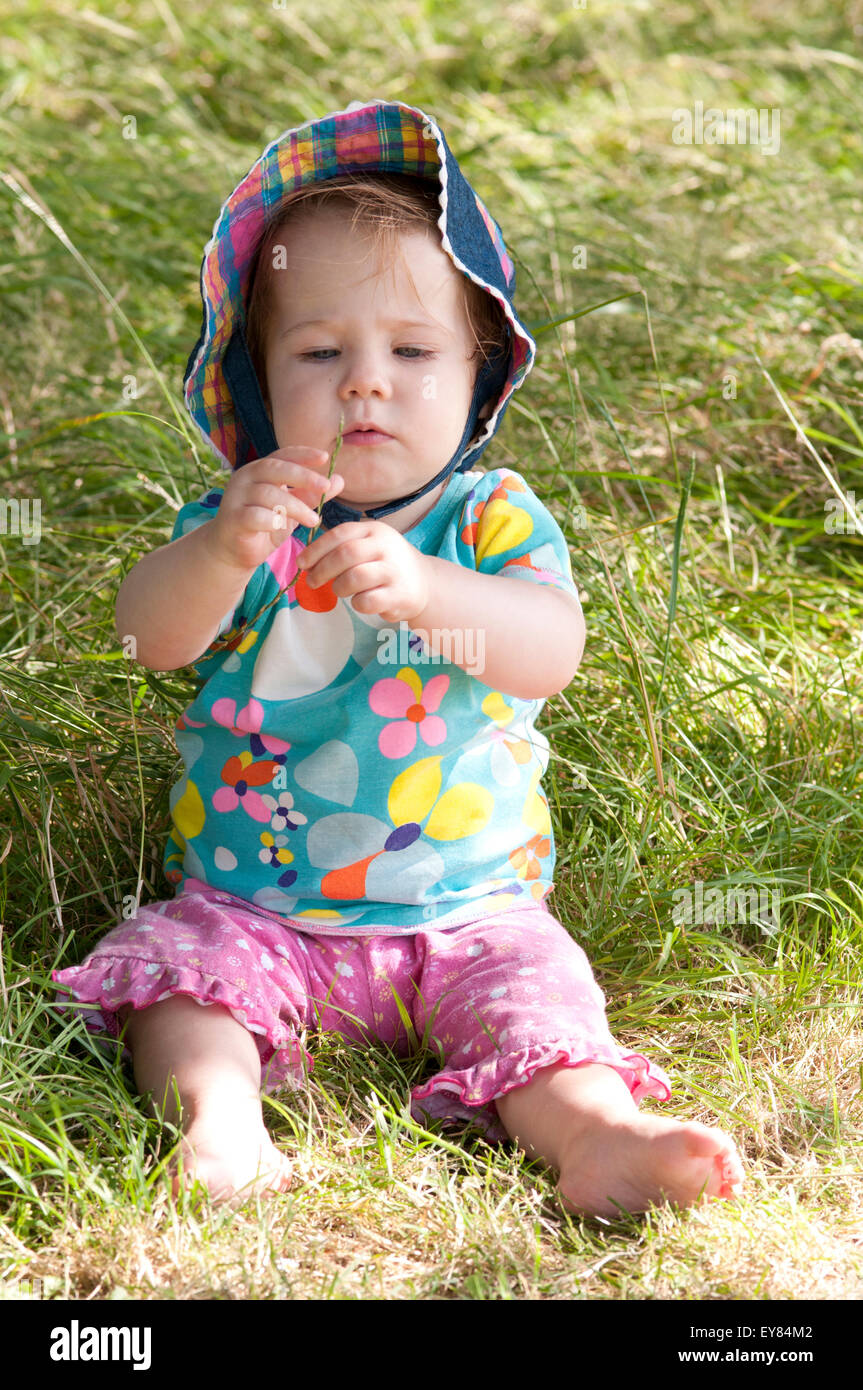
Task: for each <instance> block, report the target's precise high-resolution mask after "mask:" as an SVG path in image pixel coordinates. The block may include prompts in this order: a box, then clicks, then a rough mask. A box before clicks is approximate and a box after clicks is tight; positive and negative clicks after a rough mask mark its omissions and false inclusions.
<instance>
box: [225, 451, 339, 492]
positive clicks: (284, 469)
mask: <svg viewBox="0 0 863 1390" xmlns="http://www.w3.org/2000/svg"><path fill="white" fill-rule="evenodd" d="M293 452H294V451H293V450H291V453H292V454H293ZM314 452H315V455H316V457H314V458H292V457H291V458H288V457H284V458H282V457H277V456H276V455H274V454H269V455H268V456H267V457H266V458H265V459H256V460H255V461H254V463H247V464H246V465H245V467H244V468H243V469H242V470H241V472H240V474H239V475H235V476H239V477H240V478H242V480H243V481H245V480H246V479H248V481H249V484H250V485H257V484H258V483H269V484H271V485H273V486H275V487H303V488H311V489H316V490H317V491H316V495H319V492H320V484H321V483H322V482H325V481H326V473H327V469H328V466H329V454H324V453H323V452H322V451H320V450H315V451H314Z"/></svg>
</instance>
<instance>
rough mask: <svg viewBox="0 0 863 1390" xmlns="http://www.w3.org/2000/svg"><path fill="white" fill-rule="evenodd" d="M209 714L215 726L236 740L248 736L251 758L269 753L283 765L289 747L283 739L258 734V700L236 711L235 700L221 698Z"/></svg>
mask: <svg viewBox="0 0 863 1390" xmlns="http://www.w3.org/2000/svg"><path fill="white" fill-rule="evenodd" d="M210 714H211V715H212V716H213V718H214V719H215V721H216V723H217V724H221V725H222V727H223V728H225V729H230V731H231V733H232V734H234V735H235V736H236V737H237V738H243V736H244V735H248V738H249V747H250V748H251V750H252V756H253V757H255V758H260V757H261V756H262V755H263V754H264V753H269V754H270V755H271V756H273V757H275V759H276V761H277V762H280V763H284V761H285V759H284V756H283V755H284V754H285V753H287V751H288V749H289V748H290V746H291V745H290V744H289V743H285V741H284V739H281V738H273V736H272V734H262V733H261V732H260V728H261V725H262V724H263V722H264V707H263V705H262V704H261V703H260V701H259V700H249V703H248V704H247V705H246V706H245V707H244V708H243V709H241V710H239V711H238V710H237V702H236V700H228V699H225V698H223V699H221V700H216V702H215V704H214V705H213V707H212V709H211V710H210Z"/></svg>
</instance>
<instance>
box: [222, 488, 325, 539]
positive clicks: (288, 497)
mask: <svg viewBox="0 0 863 1390" xmlns="http://www.w3.org/2000/svg"><path fill="white" fill-rule="evenodd" d="M316 520H317V512H315V511H314V510H313V508H312V507H310V506H309V504H308V502H304V501H303V499H302V498H301V497H298V496H297V494H296V493H295V492H294V493H287V494H285V493H283V494H282V497H281V500H280V501H279V502H277V503H275V505H274V506H272V507H264V506H260V505H258V504H257V503H248V504H247V505H246V506H244V507H242V508H241V510H240V512H239V513H238V515H237V528H238V531H239V533H240V535H247V534H248V535H255V534H257V533H258V532H259V531H284V530H286V528H287V524H288V522H289V521H292V522H294V523H295V525H297V526H312V525H314V523H315V521H316Z"/></svg>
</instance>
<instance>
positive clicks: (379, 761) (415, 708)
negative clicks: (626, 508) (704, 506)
mask: <svg viewBox="0 0 863 1390" xmlns="http://www.w3.org/2000/svg"><path fill="white" fill-rule="evenodd" d="M514 287H515V272H514V269H513V265H512V262H511V260H510V258H509V256H508V254H507V250H506V246H505V244H504V241H503V237H502V235H501V232H500V228H499V227H498V225H497V223H496V222H495V221H494V220H493V218H492V217H491V216H490V214H489V212H488V211H487V209H486V207H485V206H484V204H483V203H482V202H481V201H480V199H479V198H478V197H477V195H476V194H475V193H474V192H473V189H472V188H471V187H470V185H469V184H468V183H467V182H466V180H465V178H464V176H463V174H462V173H461V171H460V169H459V167H458V164H457V163H456V161H455V159H454V158H453V156H452V153H451V152H450V150H449V148H448V146H447V143H446V140H445V138H444V136H443V133H442V132H441V130H440V128H439V126H438V125H437V124H436V123H435V122H434V121H433V120H432V119H430V118H429V117H427V116H426V115H425V114H424V113H423V112H422V111H419V110H417V109H416V108H414V107H411V106H408V105H405V104H403V103H401V102H378V101H376V102H371V103H365V104H364V103H360V102H354V103H352V104H351V105H350V106H349V107H348V108H347V109H346V110H344V111H340V112H337V113H335V114H331V115H328V116H325V117H323V118H322V119H321V120H318V121H314V122H312V123H309V124H307V125H304V126H302V127H299V128H297V129H294V130H289V131H287V132H285V134H283V135H281V136H280V137H279V138H278V139H277V140H275V141H274V142H273V143H272V144H271V145H270V146H269V147H268V148H267V149H266V150H265V151H264V153H263V155H262V156H261V158H260V159H259V160H258V161H257V163H256V164H255V165H254V166H253V168H252V169H251V170H250V172H249V173H248V174H247V175H246V177H245V178H244V179H243V180H242V182H241V183H240V184H239V185H238V187H237V188H236V189H235V190H234V192H233V193H232V194H231V195H230V197H229V198H228V200H227V202H226V203H225V204H224V206H223V208H222V210H221V213H220V216H219V218H218V220H217V222H216V225H215V228H214V231H213V236H212V238H211V240H210V242H209V243H208V245H207V247H206V250H205V253H204V262H203V266H202V271H201V293H202V298H203V302H204V320H203V327H202V331H201V336H200V339H199V341H198V343H197V345H196V347H195V349H194V351H193V353H192V355H191V357H190V359H189V364H188V367H187V371H186V378H185V399H186V404H187V406H188V409H189V411H190V413H191V415H192V418H193V419H194V421H195V423H196V425H197V426H198V428H199V430H200V432H201V434H202V436H203V438H204V439H205V441H206V442H207V444H208V445H209V446H210V447H211V448H212V449H213V450H214V451H215V453H216V454H217V456H218V457H219V459H220V461H221V462H222V465H223V467H224V468H225V469H226V470H227V475H226V480H225V485H224V488H216V489H213V490H212V491H209V492H207V493H206V494H205V495H204V496H202V497H200V498H199V499H198V500H197V501H194V502H190V503H189V504H187V505H186V506H184V507H183V508H182V510H181V511H180V513H179V515H178V517H177V521H176V524H175V527H174V533H173V537H172V540H171V542H170V544H168V545H165V546H162V547H161V548H160V549H158V550H155V551H154V552H152V553H151V554H149V555H147V556H145V557H144V558H143V559H142V560H141V561H140V562H139V563H138V564H137V565H136V566H135V567H134V569H133V570H132V571H131V572H130V574H129V575H128V576H127V578H126V579H125V581H124V583H123V585H122V587H121V589H120V593H119V597H118V600H117V627H118V632H119V634H120V636H121V638H122V639H123V640H124V641H125V642H128V638H129V637H130V636H132V637H134V639H135V653H136V656H137V659H138V660H139V661H140V662H142V663H143V664H144V665H145V666H148V667H151V668H153V669H155V670H174V669H178V668H180V667H185V666H189V665H191V666H193V669H194V673H195V676H196V678H197V679H196V685H197V692H196V694H195V697H194V699H193V700H192V703H191V704H190V705H189V706H188V708H187V709H186V710H185V712H184V713H183V715H182V716H181V718H180V719H179V721H178V723H177V744H178V747H179V749H180V752H181V754H182V756H183V759H184V763H185V771H184V774H183V776H182V778H181V779H180V781H179V783H178V784H177V786H176V787H175V788H174V790H173V793H172V796H171V813H172V831H171V836H170V839H169V841H168V845H167V849H166V853H165V873H166V876H167V879H168V881H169V883H171V884H172V886H173V888H174V893H175V896H174V897H172V898H170V899H167V900H165V901H161V902H154V903H151V904H149V906H140V905H139V906H138V907H137V910H136V912H135V914H134V916H132V917H130V918H129V919H128V920H125V921H122V922H121V923H119V924H118V925H116V926H115V927H114V928H113V929H112V930H111V931H109V932H108V934H107V935H106V936H105V937H104V938H103V939H102V940H101V941H100V943H99V945H98V946H97V947H96V949H95V950H94V951H93V952H92V953H91V954H90V955H89V956H88V957H87V959H86V960H85V961H84V962H83V963H82V964H81V965H79V966H76V967H72V968H69V969H66V970H61V971H59V972H56V973H55V979H56V980H57V982H58V983H59V984H60V985H61V986H62V987H63V988H64V990H65V991H67V992H68V994H69V995H70V996H71V998H70V999H68V1000H67V1001H66V1003H65V1004H64V1007H79V1006H80V1005H81V1004H86V1005H88V1006H89V1009H88V1015H87V1017H88V1026H89V1027H91V1028H92V1029H93V1030H94V1031H97V1032H99V1031H101V1032H102V1033H105V1032H108V1033H110V1034H111V1035H112V1036H114V1037H122V1038H123V1041H124V1044H125V1046H126V1047H127V1048H128V1050H129V1052H130V1053H131V1057H132V1061H133V1066H134V1071H135V1079H136V1082H137V1085H138V1087H139V1089H140V1090H141V1091H142V1092H149V1093H151V1097H152V1104H153V1106H154V1108H155V1109H156V1112H157V1113H159V1114H161V1115H163V1116H165V1117H166V1118H168V1119H169V1120H175V1121H178V1122H179V1123H180V1124H181V1126H182V1132H183V1152H184V1155H185V1159H184V1164H183V1171H184V1172H185V1173H186V1174H194V1175H195V1176H196V1177H197V1178H198V1179H199V1180H200V1181H201V1182H203V1183H204V1184H205V1185H206V1187H207V1188H208V1190H209V1192H210V1194H211V1195H212V1196H213V1197H227V1196H231V1195H233V1194H236V1193H238V1192H240V1191H241V1190H245V1191H251V1190H255V1191H262V1190H266V1189H277V1190H278V1189H281V1188H284V1187H285V1186H286V1185H287V1184H288V1182H289V1180H290V1172H289V1167H288V1162H287V1159H286V1157H285V1155H283V1154H282V1153H280V1152H279V1151H278V1150H277V1148H276V1147H275V1145H274V1144H273V1142H272V1140H271V1139H270V1137H269V1135H268V1133H267V1130H266V1128H265V1126H264V1122H263V1113H262V1107H261V1087H262V1085H263V1086H265V1087H266V1088H268V1089H270V1090H272V1089H275V1088H277V1087H279V1086H285V1085H294V1086H297V1085H300V1084H302V1081H303V1078H304V1076H305V1075H306V1074H307V1071H308V1069H309V1067H310V1066H311V1058H310V1056H309V1053H308V1051H307V1049H306V1043H307V1041H308V1039H309V1038H310V1036H311V1034H313V1033H314V1032H315V1031H316V1030H336V1031H337V1032H339V1033H340V1034H341V1035H342V1036H343V1037H345V1038H346V1039H349V1040H351V1041H352V1042H353V1043H355V1044H357V1045H363V1044H368V1043H372V1042H374V1040H376V1039H377V1040H380V1041H382V1042H384V1043H386V1044H388V1045H389V1046H391V1047H393V1048H396V1049H402V1050H403V1051H404V1050H406V1049H407V1048H408V1047H410V1046H416V1045H417V1042H418V1041H421V1042H423V1043H424V1044H425V1046H426V1047H427V1048H428V1049H429V1050H430V1052H431V1053H432V1055H433V1056H434V1057H435V1058H436V1060H437V1062H438V1063H439V1067H440V1069H439V1070H438V1071H437V1072H436V1073H435V1074H434V1075H433V1076H431V1078H430V1079H429V1080H427V1081H426V1082H424V1083H423V1084H422V1085H419V1086H416V1087H415V1088H414V1090H413V1092H412V1108H413V1113H414V1114H415V1116H416V1117H417V1118H418V1119H423V1118H424V1117H432V1118H435V1117H437V1118H443V1119H452V1120H462V1121H464V1120H466V1119H473V1120H474V1121H475V1122H476V1123H477V1124H478V1125H480V1126H481V1127H482V1129H483V1130H484V1131H485V1132H486V1134H487V1135H488V1137H489V1138H490V1139H496V1140H506V1139H507V1138H509V1139H511V1140H514V1141H515V1142H516V1143H517V1144H518V1145H519V1146H520V1147H521V1148H522V1149H523V1150H524V1151H525V1152H527V1153H528V1154H530V1155H532V1156H535V1157H538V1158H541V1159H543V1160H545V1161H546V1162H547V1163H548V1164H550V1165H551V1166H553V1167H554V1168H555V1169H556V1170H557V1171H558V1173H559V1191H560V1194H561V1197H562V1200H563V1201H564V1203H565V1204H566V1205H567V1206H568V1207H569V1208H570V1209H572V1210H574V1211H578V1212H582V1213H591V1214H598V1215H603V1216H613V1215H615V1214H616V1213H617V1212H619V1211H620V1210H621V1209H624V1210H626V1211H643V1210H645V1209H646V1208H647V1207H648V1206H650V1205H651V1204H652V1203H658V1202H662V1201H669V1202H672V1203H674V1204H676V1205H679V1206H685V1205H687V1204H690V1203H692V1202H694V1201H696V1200H697V1199H698V1198H699V1197H700V1196H702V1195H705V1194H706V1195H710V1196H731V1195H733V1194H734V1193H735V1192H736V1191H737V1190H738V1189H739V1187H740V1186H741V1183H742V1178H743V1172H742V1167H741V1163H740V1160H739V1157H738V1155H737V1151H736V1149H735V1146H734V1143H733V1141H732V1140H731V1138H730V1137H729V1136H728V1135H726V1134H724V1133H723V1132H722V1131H721V1130H718V1129H712V1128H709V1127H708V1126H706V1125H703V1124H700V1123H696V1122H691V1123H680V1122H679V1121H677V1120H673V1119H670V1118H665V1117H662V1116H660V1115H658V1114H646V1113H642V1112H641V1111H640V1110H639V1108H638V1102H639V1101H640V1100H641V1099H642V1098H643V1097H645V1096H653V1097H655V1098H657V1099H659V1100H664V1099H666V1098H667V1097H668V1095H669V1094H670V1088H669V1083H668V1079H667V1077H666V1076H665V1074H664V1073H663V1072H662V1071H661V1069H660V1068H659V1067H657V1066H655V1065H654V1064H653V1063H651V1062H650V1061H649V1060H648V1059H647V1058H645V1057H643V1056H642V1055H641V1054H639V1053H637V1052H628V1051H626V1050H624V1049H622V1048H621V1047H619V1046H618V1045H617V1044H616V1043H615V1041H614V1039H613V1038H612V1037H611V1035H610V1033H609V1030H608V1025H607V1022H606V1018H605V1009H604V1005H605V1001H604V999H603V996H602V994H601V992H600V990H599V989H598V987H597V985H596V983H595V982H594V979H593V976H592V973H591V970H590V966H589V964H588V962H587V959H586V957H585V955H584V952H583V951H582V950H581V948H580V947H579V946H578V945H577V944H576V942H575V941H574V940H573V939H572V937H571V936H570V935H569V933H568V932H567V931H566V930H565V928H564V927H563V926H562V925H561V924H560V923H559V922H558V921H557V920H556V919H555V917H554V916H553V915H552V914H551V913H550V912H549V910H548V907H547V906H546V901H545V900H546V898H547V896H548V894H549V893H550V892H551V889H552V886H553V867H554V850H553V844H552V836H551V823H550V818H549V810H548V803H547V801H546V798H545V796H544V794H543V791H542V787H541V778H542V775H543V773H544V771H545V768H546V765H547V762H548V744H547V741H546V739H545V737H544V735H543V734H542V733H541V732H539V731H538V730H537V729H536V727H535V725H536V720H537V716H538V715H539V713H540V711H541V709H542V706H543V703H544V701H545V699H546V698H547V697H548V696H550V695H553V694H556V693H557V692H559V691H561V690H563V689H564V688H565V687H566V686H567V685H568V683H569V682H570V681H571V679H572V678H573V675H574V674H575V672H576V670H577V668H578V665H579V662H580V660H581V655H582V649H583V646H584V621H583V618H582V613H581V607H580V604H579V600H578V592H577V590H576V587H575V585H574V583H573V580H572V575H571V571H570V564H569V557H568V552H567V546H566V541H565V539H564V536H563V534H562V532H561V530H560V527H559V526H558V525H557V523H556V522H555V520H554V519H553V517H552V516H551V514H550V513H549V512H548V511H547V509H546V508H545V507H544V506H543V505H542V503H541V502H540V501H539V500H538V498H537V497H536V495H535V494H534V492H533V491H532V490H531V488H530V487H529V486H528V484H527V483H526V482H525V480H524V479H523V478H522V477H521V476H520V475H519V474H518V473H516V472H514V471H512V470H511V469H508V468H498V469H495V470H492V471H490V472H482V471H481V470H479V469H477V468H475V467H474V465H475V464H476V462H477V460H478V458H479V456H480V454H481V453H482V451H483V450H484V449H485V447H486V445H487V444H488V443H489V441H490V440H491V438H492V436H493V435H494V433H495V432H496V430H497V428H498V426H499V424H500V421H501V419H502V416H503V413H504V411H505V409H506V406H507V404H508V402H509V400H510V398H511V396H512V394H513V392H514V391H515V390H516V389H517V388H518V387H520V386H521V385H522V383H523V381H524V378H525V377H526V375H527V373H528V371H529V370H530V368H531V366H532V365H533V359H534V355H535V345H534V342H533V339H532V338H531V336H530V334H529V333H528V331H527V329H526V328H525V327H524V325H523V323H522V322H521V321H520V319H519V317H518V314H517V312H516V309H515V307H514V303H513V293H514ZM333 465H335V466H334V467H333ZM337 499H338V500H337Z"/></svg>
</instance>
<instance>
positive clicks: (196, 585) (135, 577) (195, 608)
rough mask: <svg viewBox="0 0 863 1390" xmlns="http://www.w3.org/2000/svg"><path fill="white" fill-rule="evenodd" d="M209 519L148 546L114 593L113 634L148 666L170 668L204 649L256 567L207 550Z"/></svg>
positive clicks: (171, 669)
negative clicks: (156, 546) (185, 532)
mask: <svg viewBox="0 0 863 1390" xmlns="http://www.w3.org/2000/svg"><path fill="white" fill-rule="evenodd" d="M212 532H213V522H212V521H208V522H205V524H204V525H203V526H199V527H198V528H197V530H195V531H190V532H189V534H188V535H187V536H180V537H179V539H178V540H175V541H171V542H170V544H169V545H163V546H161V547H160V548H159V549H158V550H152V551H151V552H150V554H149V555H145V556H144V557H143V559H141V560H139V561H138V563H137V565H135V567H134V569H132V570H130V571H129V573H128V574H127V575H126V578H125V579H124V580H123V583H122V584H121V585H120V592H119V593H118V595H117V607H116V622H117V635H118V636H119V638H120V641H121V642H122V643H125V642H126V641H127V640H128V638H129V637H130V636H132V637H134V639H135V646H134V648H133V651H132V654H133V656H134V657H135V660H136V661H139V662H140V663H141V665H142V666H148V667H150V669H151V670H153V671H175V670H177V669H178V668H179V667H181V666H188V665H190V663H191V662H193V661H195V660H197V658H198V657H199V656H200V655H201V654H202V652H205V651H206V650H207V647H208V646H209V645H210V643H211V642H212V640H213V638H214V637H215V635H216V633H217V632H218V629H219V624H220V623H221V621H222V618H223V617H224V616H225V614H226V613H228V612H230V610H231V609H232V608H234V607H236V605H237V604H238V603H239V601H240V599H241V598H242V596H243V593H244V591H245V588H246V585H247V584H248V582H249V580H250V578H251V576H252V575H253V574H254V572H255V568H256V566H253V567H252V568H251V569H249V568H248V567H246V566H240V565H236V564H232V563H231V562H230V561H226V560H224V559H223V558H221V557H220V556H219V555H217V554H214V553H213V548H212Z"/></svg>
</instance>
